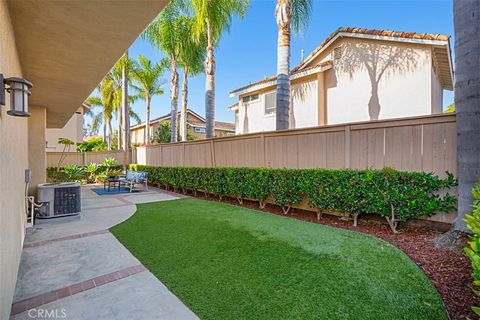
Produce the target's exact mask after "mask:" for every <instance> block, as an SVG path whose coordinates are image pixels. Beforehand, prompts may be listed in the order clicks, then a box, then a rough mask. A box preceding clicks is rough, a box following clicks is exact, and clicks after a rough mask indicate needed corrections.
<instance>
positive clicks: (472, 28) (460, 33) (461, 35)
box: [453, 0, 480, 231]
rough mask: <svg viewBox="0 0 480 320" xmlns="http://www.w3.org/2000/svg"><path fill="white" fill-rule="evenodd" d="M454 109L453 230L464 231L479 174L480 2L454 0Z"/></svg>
mask: <svg viewBox="0 0 480 320" xmlns="http://www.w3.org/2000/svg"><path fill="white" fill-rule="evenodd" d="M453 10H454V25H455V109H456V113H457V132H458V142H457V165H458V170H457V171H458V172H457V175H458V216H457V218H456V219H455V222H454V229H455V230H459V231H464V230H465V221H464V219H465V215H466V214H467V213H470V212H471V205H472V201H473V199H472V194H471V190H472V187H473V185H474V184H475V182H477V181H478V179H479V175H480V156H479V155H480V107H479V105H480V96H479V95H478V83H480V63H479V59H478V57H479V55H480V42H479V41H478V30H480V19H479V15H480V2H478V1H464V0H455V1H454V8H453Z"/></svg>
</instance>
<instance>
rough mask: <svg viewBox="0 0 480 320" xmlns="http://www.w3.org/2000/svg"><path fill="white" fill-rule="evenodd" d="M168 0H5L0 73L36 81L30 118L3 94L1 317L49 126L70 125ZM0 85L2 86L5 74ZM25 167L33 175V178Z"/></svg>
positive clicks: (41, 172)
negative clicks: (81, 106)
mask: <svg viewBox="0 0 480 320" xmlns="http://www.w3.org/2000/svg"><path fill="white" fill-rule="evenodd" d="M167 3H168V1H42V0H22V1H15V0H8V1H7V0H0V74H1V75H2V76H3V78H5V79H8V78H22V79H26V80H28V81H30V82H31V83H32V84H33V87H32V89H31V95H30V97H29V99H28V112H29V113H30V117H22V116H17V115H18V114H15V113H13V112H9V111H14V110H15V109H14V107H13V106H12V105H11V102H10V101H11V100H10V99H11V97H12V96H11V95H10V94H9V93H8V92H6V91H5V90H4V92H3V93H5V101H1V100H3V99H0V102H1V103H0V190H1V192H0V208H1V209H0V244H1V247H2V249H1V250H0V297H1V298H0V319H8V318H9V316H10V311H11V309H12V301H13V296H14V290H15V283H16V281H17V275H18V267H19V263H20V256H21V253H22V247H23V243H24V239H25V227H26V206H25V203H26V201H25V196H26V194H27V193H28V194H35V192H36V187H35V186H36V185H38V184H39V183H44V182H45V181H46V170H45V168H46V150H45V145H46V128H63V127H64V126H65V125H66V124H67V122H68V121H69V119H70V118H71V117H72V114H74V113H75V111H76V110H77V109H78V106H80V105H81V104H82V102H83V101H85V98H87V97H88V95H89V94H90V92H92V90H93V89H94V88H95V86H96V85H97V84H98V83H99V82H100V81H101V79H102V78H103V76H104V75H105V74H106V73H107V72H108V70H109V69H110V68H111V67H112V65H114V64H115V62H116V61H117V60H118V58H120V56H121V55H122V54H123V53H124V52H125V50H127V49H128V47H129V46H130V45H131V43H132V42H133V41H134V40H135V39H136V38H137V37H138V35H139V34H140V33H141V32H142V31H143V30H144V29H145V27H146V26H147V25H148V23H150V21H152V20H153V19H154V18H155V17H156V16H157V14H158V13H159V12H160V11H161V10H162V8H163V7H164V6H165V5H166V4H167ZM85 21H88V23H83V22H85ZM125 21H128V23H125ZM105 39H108V45H105ZM1 84H2V86H1V89H2V90H3V84H4V83H3V79H2V83H1ZM7 112H9V113H7ZM26 169H31V173H32V174H31V179H30V182H29V184H27V183H26V181H25V180H27V181H28V180H29V179H25V176H26V175H25V170H26ZM27 178H28V175H27ZM27 186H29V188H28V189H27ZM52 263H54V261H52ZM52 265H53V264H52Z"/></svg>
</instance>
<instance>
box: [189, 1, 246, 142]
mask: <svg viewBox="0 0 480 320" xmlns="http://www.w3.org/2000/svg"><path fill="white" fill-rule="evenodd" d="M191 5H192V8H193V11H194V14H195V23H194V35H195V37H196V39H197V40H198V39H200V38H201V37H203V36H206V38H207V41H206V56H207V57H206V59H205V65H204V68H205V75H206V84H205V118H206V136H207V138H213V136H214V121H215V55H214V52H215V47H216V46H217V44H218V41H219V40H220V37H221V35H222V33H223V31H225V30H229V29H230V26H231V25H232V19H233V17H234V16H237V17H240V18H243V17H244V16H245V13H246V11H247V9H248V5H249V0H192V3H191Z"/></svg>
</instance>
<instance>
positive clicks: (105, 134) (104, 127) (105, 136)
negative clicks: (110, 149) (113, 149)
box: [103, 118, 108, 146]
mask: <svg viewBox="0 0 480 320" xmlns="http://www.w3.org/2000/svg"><path fill="white" fill-rule="evenodd" d="M103 142H104V143H106V144H107V146H108V141H107V120H106V119H105V118H104V119H103Z"/></svg>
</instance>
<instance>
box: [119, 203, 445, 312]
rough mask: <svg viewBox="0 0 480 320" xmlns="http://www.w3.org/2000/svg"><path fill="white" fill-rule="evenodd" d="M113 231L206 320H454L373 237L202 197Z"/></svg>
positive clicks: (145, 213) (148, 210) (163, 207)
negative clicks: (448, 319)
mask: <svg viewBox="0 0 480 320" xmlns="http://www.w3.org/2000/svg"><path fill="white" fill-rule="evenodd" d="M111 231H112V233H113V234H114V235H115V236H116V237H117V238H118V239H119V240H120V241H121V242H122V243H123V244H124V245H125V246H126V247H127V249H129V250H130V251H131V252H132V253H133V254H134V255H135V256H136V257H137V258H138V259H139V260H140V261H141V262H142V263H143V264H144V265H145V266H146V267H147V268H148V269H149V270H150V271H151V272H152V273H153V274H155V275H156V276H157V277H158V278H159V279H160V280H161V281H162V282H163V283H164V284H165V285H166V286H167V287H168V288H169V289H170V290H171V291H172V292H173V293H175V294H176V295H177V296H178V297H179V298H180V299H181V300H182V301H183V302H184V303H185V304H186V305H187V306H188V307H190V308H191V309H192V311H193V312H195V313H196V314H197V315H198V316H199V317H200V318H202V319H447V315H446V312H445V309H444V307H443V303H442V301H441V299H440V296H439V295H438V293H437V292H436V290H435V288H434V287H433V285H432V284H431V283H430V281H429V280H428V279H427V278H426V276H425V275H424V274H423V272H422V271H421V270H420V269H419V268H418V267H417V266H416V265H415V264H414V263H413V262H412V261H411V260H410V259H409V258H408V257H407V256H406V255H405V254H404V253H403V252H401V251H400V250H398V249H397V248H395V247H394V246H392V245H390V244H388V243H386V242H384V241H382V240H379V239H377V238H373V237H370V236H368V235H365V234H361V233H356V232H351V231H346V230H342V229H337V228H331V227H327V226H322V225H318V224H311V223H306V222H303V221H299V220H294V219H288V218H285V217H282V216H277V215H271V214H266V213H262V212H258V211H253V210H249V209H245V208H241V207H235V206H231V205H228V204H224V203H218V202H210V201H202V200H196V199H182V200H173V201H164V202H157V203H148V204H141V205H139V206H138V210H137V212H136V213H135V214H134V215H133V216H132V217H131V218H130V219H128V220H127V221H125V222H123V223H121V224H119V225H117V226H115V227H113V228H112V230H111Z"/></svg>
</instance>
